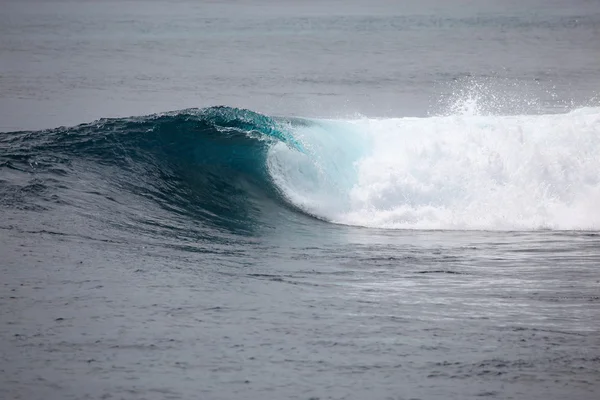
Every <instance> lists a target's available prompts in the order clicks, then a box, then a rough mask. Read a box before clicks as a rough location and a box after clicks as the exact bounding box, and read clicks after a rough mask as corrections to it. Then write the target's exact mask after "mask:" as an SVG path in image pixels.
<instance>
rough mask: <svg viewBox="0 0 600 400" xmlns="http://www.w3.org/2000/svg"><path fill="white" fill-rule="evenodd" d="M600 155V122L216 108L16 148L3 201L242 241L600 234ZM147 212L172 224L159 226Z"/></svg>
mask: <svg viewBox="0 0 600 400" xmlns="http://www.w3.org/2000/svg"><path fill="white" fill-rule="evenodd" d="M599 150H600V109H599V108H583V109H578V110H574V111H572V112H570V113H566V114H553V115H520V116H492V115H488V116H478V115H450V116H439V117H428V118H396V119H367V118H360V119H353V120H323V119H321V120H314V119H303V118H283V117H270V116H266V115H262V114H259V113H256V112H253V111H249V110H243V109H236V108H229V107H211V108H206V109H189V110H182V111H177V112H170V113H163V114H157V115H150V116H144V117H134V118H116V119H102V120H99V121H96V122H93V123H90V124H83V125H79V126H76V127H61V128H57V129H52V130H44V131H35V132H12V133H4V134H1V135H0V193H1V194H2V205H3V206H4V207H8V208H15V207H18V208H27V207H29V208H31V209H34V208H35V209H39V210H42V211H43V210H44V209H47V208H51V207H53V206H55V205H56V204H62V205H64V206H68V207H76V208H79V209H95V210H96V211H95V215H98V214H99V213H110V211H111V210H113V212H112V213H111V214H112V215H113V219H114V220H118V219H119V218H121V219H127V218H129V219H132V218H133V217H135V218H137V220H144V221H146V222H148V221H153V223H159V222H160V223H165V224H167V225H168V224H169V222H168V221H169V220H177V221H181V220H186V221H188V223H189V221H193V223H195V224H199V225H211V226H220V227H225V228H227V229H232V228H233V227H237V228H240V227H241V228H243V229H250V228H251V227H252V226H261V225H269V226H274V227H277V226H278V225H281V224H285V223H290V222H291V223H297V222H298V221H299V219H301V218H304V219H303V221H305V222H306V221H309V220H307V219H306V216H311V217H315V218H317V219H320V220H324V221H328V222H332V223H338V224H345V225H357V226H366V227H374V228H390V229H490V230H531V229H592V230H595V229H598V228H600V211H598V208H597V207H596V205H597V204H598V203H599V202H600V177H599V175H598V173H597V171H598V170H600V161H599V159H598V157H597V154H599ZM25 176H26V178H24V177H25ZM36 185H37V186H36ZM90 196H91V197H90ZM131 196H134V197H131ZM100 199H104V200H102V201H111V202H112V203H111V204H113V203H115V204H114V205H111V206H105V207H99V206H98V205H97V203H98V202H99V201H100ZM107 199H108V200H107ZM148 202H150V203H153V204H156V205H158V206H159V207H160V209H161V210H164V211H166V212H168V214H167V215H166V216H165V215H163V216H161V218H158V217H157V216H156V215H154V216H153V215H152V213H153V212H156V211H155V210H153V209H151V206H148ZM94 203H96V206H94ZM140 204H144V206H140ZM36 207H37V208H36ZM94 207H96V208H94ZM114 210H121V211H122V212H116V211H114ZM157 221H158V222H157ZM313 221H314V220H313ZM121 222H122V221H121ZM307 223H308V222H307ZM315 223H316V221H315Z"/></svg>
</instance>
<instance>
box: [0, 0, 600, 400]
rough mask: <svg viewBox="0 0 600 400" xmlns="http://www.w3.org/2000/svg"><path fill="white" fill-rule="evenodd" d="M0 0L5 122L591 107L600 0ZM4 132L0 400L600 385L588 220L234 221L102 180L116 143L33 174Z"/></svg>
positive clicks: (599, 279) (290, 216) (438, 395)
mask: <svg viewBox="0 0 600 400" xmlns="http://www.w3.org/2000/svg"><path fill="white" fill-rule="evenodd" d="M1 9H2V11H1V12H0V130H1V131H4V132H9V131H16V130H32V129H46V128H53V127H56V126H60V125H74V124H77V123H82V122H89V121H92V120H94V119H98V118H105V117H126V116H131V115H146V114H150V113H154V112H164V111H168V110H178V109H183V108H188V107H207V106H213V105H221V104H223V105H227V106H230V107H243V108H248V109H251V110H254V111H257V112H261V113H265V114H269V115H280V116H287V117H290V116H301V117H312V118H333V119H342V120H346V119H351V118H356V117H357V116H363V117H364V118H377V117H379V118H384V117H387V118H389V117H404V116H419V117H423V116H429V115H439V114H448V113H450V114H452V113H456V112H460V111H461V110H460V107H462V106H465V107H466V106H469V104H471V103H470V102H469V101H464V102H463V100H465V98H467V100H473V98H475V100H474V101H475V102H476V106H477V107H476V109H477V110H476V111H477V112H478V113H481V114H484V115H499V114H501V115H506V114H508V115H515V114H518V115H539V114H554V113H565V112H568V111H570V110H573V109H580V108H582V107H597V106H598V100H597V96H598V91H599V90H600V89H599V88H600V68H599V67H598V66H599V65H600V3H599V2H598V1H595V0H590V1H584V0H573V1H566V0H560V1H558V0H557V1H550V0H549V1H541V0H540V1H537V0H523V1H504V2H494V1H486V0H481V1H442V0H437V1H429V0H427V1H414V2H413V1H409V2H392V1H370V2H361V1H348V2H342V1H331V0H330V1H323V2H317V1H305V2H291V1H284V2H274V1H270V2H269V1H243V2H232V1H224V2H203V1H198V2H193V1H177V2H172V3H167V2H165V1H160V0H157V1H126V2H100V1H6V0H4V1H2V3H1ZM457 104H458V106H457ZM457 107H458V109H459V110H458V111H457ZM467 111H468V110H467ZM598 121H600V120H598ZM590 126H591V127H592V128H594V127H595V129H598V123H595V125H594V122H592V125H590ZM573 132H575V133H574V134H577V129H574V130H573ZM4 135H8V134H4ZM6 137H8V136H6ZM23 140H25V139H23ZM6 143H13V142H8V141H7V142H2V141H0V150H1V151H2V152H0V167H1V168H0V189H1V190H0V196H1V197H0V398H2V399H86V398H90V399H101V398H102V399H167V398H172V399H180V398H181V399H192V398H193V399H196V398H197V399H288V398H289V399H306V400H308V399H471V398H492V399H589V400H594V399H597V398H599V397H600V334H599V333H598V332H600V272H599V270H598V268H599V265H600V236H599V234H598V229H587V230H555V229H552V228H550V229H531V230H529V229H527V230H509V231H506V230H503V231H498V230H494V229H490V230H485V231H481V230H441V229H433V230H419V229H408V230H393V229H375V228H364V227H353V226H344V225H336V224H332V223H328V222H325V221H321V220H317V219H314V218H311V217H308V216H306V215H304V214H302V213H299V212H298V210H295V209H294V210H290V209H288V208H281V209H280V208H276V207H275V208H273V209H271V210H270V211H269V207H263V208H260V207H257V208H256V210H255V211H252V213H255V214H260V215H259V217H257V218H256V219H254V218H249V222H248V224H249V225H248V226H247V227H246V229H243V230H238V229H237V228H236V229H234V228H232V227H230V226H229V227H228V226H225V227H223V226H218V227H217V228H215V227H214V226H210V227H208V228H206V230H203V229H205V227H204V226H203V223H204V222H203V221H199V220H194V219H193V218H188V219H186V218H185V214H184V215H182V214H178V213H175V212H173V211H171V210H166V209H164V208H161V207H160V206H159V205H157V204H156V203H155V202H153V200H152V199H150V198H149V197H148V196H143V195H139V194H133V193H130V192H126V191H124V190H123V191H121V189H122V187H121V186H119V185H114V184H111V182H112V181H110V180H109V178H106V176H110V175H116V174H118V171H116V170H114V169H109V168H108V167H106V166H105V164H103V162H104V163H106V160H101V161H102V162H98V163H93V162H92V161H90V162H85V161H82V160H77V159H74V160H73V161H72V163H73V164H72V165H69V167H68V168H66V167H65V168H66V169H65V170H66V171H67V172H65V173H64V174H56V175H48V174H49V172H43V173H42V172H36V171H35V168H34V167H33V166H32V167H31V169H30V170H29V169H23V168H21V167H20V166H18V168H17V167H15V165H16V164H14V162H13V158H14V157H13V158H9V155H11V157H12V155H13V154H14V152H16V150H15V149H11V148H10V146H9V145H7V144H6ZM19 143H21V142H19ZM588 143H589V144H588V146H594V145H595V144H594V143H595V142H592V141H590V142H588ZM13 146H14V144H13ZM340 148H342V146H340ZM583 150H584V149H581V151H582V152H583ZM11 151H13V153H11ZM57 157H58V156H57ZM48 160H49V158H40V160H39V162H40V163H42V162H47V163H50V161H48ZM592 161H593V160H592ZM592 161H590V160H588V162H592ZM582 162H583V161H582ZM104 167H106V170H103V168H104ZM134 171H135V170H134ZM59 172H60V171H59ZM75 172H77V173H75ZM44 174H46V175H44ZM565 174H566V176H568V174H567V173H565ZM48 176H50V178H51V179H50V178H48V181H45V180H44V179H46V178H47V177H48ZM100 178H102V179H100ZM467 178H468V177H467ZM140 179H141V180H143V179H144V177H140ZM148 179H151V178H148ZM588 182H589V184H590V187H592V189H593V188H596V187H598V183H597V181H594V178H593V177H590V178H589V179H588ZM594 185H596V186H594ZM38 186H43V188H42V189H38ZM123 187H124V186H123ZM40 193H41V194H40ZM64 193H67V195H64ZM98 193H100V194H102V198H103V199H102V201H100V200H99V199H100V196H98V197H94V196H96V195H97V194H98ZM589 193H591V194H590V196H592V195H593V193H594V192H592V191H590V192H589ZM590 198H591V199H592V200H590V201H592V202H593V199H594V198H593V197H590ZM106 199H108V200H110V201H108V200H106ZM111 199H112V200H111ZM540 207H541V206H540ZM490 208H491V209H494V210H496V209H497V208H498V207H495V206H494V207H492V206H490ZM253 210H254V209H253ZM524 212H525V211H524ZM588 212H589V219H590V221H595V220H596V219H595V218H596V216H597V213H595V212H594V211H593V207H590V208H589V211H588ZM252 213H250V214H249V215H254V214H252ZM526 217H527V216H526V215H525V216H524V218H526ZM565 219H566V220H568V219H569V214H568V211H567V214H566V215H565ZM139 221H142V222H139ZM148 221H151V222H152V224H150V223H149V222H148ZM198 232H201V233H202V234H199V233H198ZM206 232H208V234H206Z"/></svg>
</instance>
